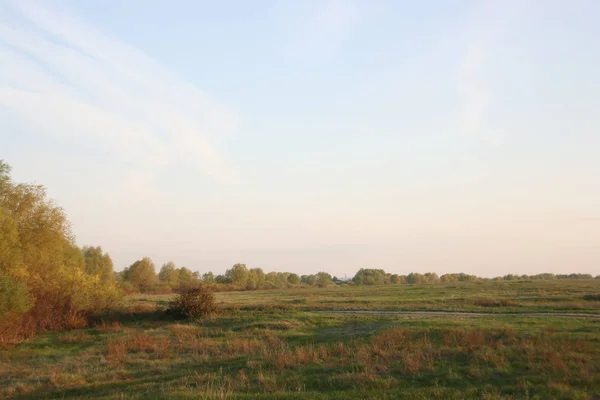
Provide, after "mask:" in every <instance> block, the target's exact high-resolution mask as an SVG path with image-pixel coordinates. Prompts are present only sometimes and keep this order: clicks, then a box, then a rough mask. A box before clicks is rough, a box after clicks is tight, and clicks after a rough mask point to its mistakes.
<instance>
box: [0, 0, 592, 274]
mask: <svg viewBox="0 0 600 400" xmlns="http://www.w3.org/2000/svg"><path fill="white" fill-rule="evenodd" d="M599 19H600V2H598V1H595V0H589V1H586V0H575V1H570V2H566V1H562V0H561V1H541V0H532V1H525V0H523V1H500V0H498V1H423V2H416V1H396V0H389V1H385V0H368V1H367V0H364V1H361V0H310V1H285V0H276V1H220V2H216V1H169V2H167V1H162V0H161V1H143V2H142V1H133V0H131V1H122V2H117V1H105V0H102V1H101V0H85V1H75V0H64V1H55V0H47V1H38V2H30V1H26V0H13V1H10V0H9V1H7V0H0V158H4V159H5V160H6V161H8V162H9V163H10V164H11V165H12V166H13V170H14V173H13V176H14V178H15V180H17V181H36V182H38V183H42V184H44V185H46V186H47V187H48V193H49V195H50V196H51V197H52V198H53V199H55V200H56V201H57V202H58V203H59V204H60V205H62V206H63V207H64V208H65V209H66V211H67V213H68V215H69V218H70V220H71V221H72V223H73V230H74V232H75V234H76V235H77V241H78V244H80V245H85V244H91V245H101V246H103V247H104V248H105V249H106V250H107V251H108V252H109V253H110V254H111V256H112V257H113V260H114V261H115V266H116V269H119V270H120V269H122V268H123V267H125V266H127V265H129V264H131V263H132V262H133V261H135V260H136V259H138V258H140V257H142V256H150V257H152V258H153V259H154V261H155V262H156V264H157V266H160V265H161V264H162V263H163V262H166V261H168V260H173V261H174V262H175V263H176V264H178V265H185V266H187V267H189V268H191V269H194V270H199V271H201V272H205V271H208V270H212V271H214V272H217V273H221V272H223V271H224V270H225V269H226V268H229V267H230V266H231V265H232V264H234V263H236V262H245V263H246V264H247V265H249V266H252V267H254V266H261V267H263V268H264V269H265V270H288V271H294V272H298V273H313V272H317V271H319V270H327V271H329V272H331V273H332V274H334V275H341V276H343V275H344V274H348V276H351V275H353V274H354V273H355V272H356V270H357V269H359V268H361V267H365V268H384V269H386V270H387V271H390V272H396V273H408V272H411V271H420V272H425V271H436V272H438V273H446V272H459V271H462V272H468V273H474V274H477V275H482V276H496V275H503V274H506V273H537V272H573V271H577V272H587V273H593V274H598V273H600V112H599V111H598V110H600V74H598V71H599V70H600V45H599V43H600V27H599V25H598V20H599Z"/></svg>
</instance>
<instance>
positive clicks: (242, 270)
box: [225, 264, 248, 288]
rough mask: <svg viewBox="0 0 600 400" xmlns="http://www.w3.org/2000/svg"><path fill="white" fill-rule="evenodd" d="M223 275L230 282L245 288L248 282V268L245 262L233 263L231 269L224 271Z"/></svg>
mask: <svg viewBox="0 0 600 400" xmlns="http://www.w3.org/2000/svg"><path fill="white" fill-rule="evenodd" d="M225 276H227V278H229V280H230V281H231V283H233V284H234V285H235V286H238V287H240V288H245V287H246V286H247V284H248V268H247V267H246V264H235V265H234V266H233V267H231V269H228V270H227V271H225Z"/></svg>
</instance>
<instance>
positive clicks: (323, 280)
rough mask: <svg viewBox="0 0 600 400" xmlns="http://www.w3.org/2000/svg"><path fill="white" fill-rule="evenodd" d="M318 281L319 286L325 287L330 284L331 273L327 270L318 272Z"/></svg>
mask: <svg viewBox="0 0 600 400" xmlns="http://www.w3.org/2000/svg"><path fill="white" fill-rule="evenodd" d="M316 283H317V286H319V287H325V286H328V285H330V284H331V275H329V274H328V273H327V272H319V273H317V279H316Z"/></svg>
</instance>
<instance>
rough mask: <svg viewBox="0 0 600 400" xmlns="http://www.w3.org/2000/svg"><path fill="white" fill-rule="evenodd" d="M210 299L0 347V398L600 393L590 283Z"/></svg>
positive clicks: (136, 304) (595, 294) (598, 330)
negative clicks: (195, 307)
mask: <svg viewBox="0 0 600 400" xmlns="http://www.w3.org/2000/svg"><path fill="white" fill-rule="evenodd" d="M216 296H217V303H218V305H219V308H220V312H219V313H218V314H217V315H215V316H213V317H210V318H205V319H199V320H185V319H184V320H176V319H174V318H173V317H172V316H170V315H167V314H166V313H165V312H164V310H165V308H166V307H167V305H168V301H169V300H170V299H171V297H172V295H131V296H127V297H126V298H125V300H124V303H123V304H122V306H121V308H120V310H119V311H118V312H114V313H112V314H110V315H104V316H102V317H99V318H98V319H97V320H96V321H95V322H94V323H93V324H92V326H91V327H89V328H85V329H76V330H69V331H59V332H50V333H45V334H41V335H39V336H37V337H35V338H33V339H30V340H28V341H25V342H22V343H20V344H17V345H15V346H11V347H6V348H3V349H1V350H0V397H3V398H14V399H45V398H48V399H62V398H101V399H154V398H164V399H404V398H406V399H435V398H437V399H453V398H455V399H463V398H474V399H553V398H556V399H598V398H600V280H598V279H595V280H555V281H483V282H474V283H468V282H465V283H455V284H431V285H427V284H423V285H384V286H360V287H351V286H332V287H328V288H298V289H286V290H265V291H240V292H221V293H217V294H216ZM403 311H408V312H413V313H410V314H401V313H400V312H403ZM432 311H435V312H441V311H445V312H449V314H430V313H429V312H432ZM367 312H368V313H367ZM379 312H382V313H379ZM393 312H396V313H393ZM452 313H460V314H452Z"/></svg>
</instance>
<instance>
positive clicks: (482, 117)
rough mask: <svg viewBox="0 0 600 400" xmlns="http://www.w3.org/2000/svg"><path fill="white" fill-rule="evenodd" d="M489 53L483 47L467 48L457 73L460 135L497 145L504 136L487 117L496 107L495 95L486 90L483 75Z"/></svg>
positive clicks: (475, 44)
mask: <svg viewBox="0 0 600 400" xmlns="http://www.w3.org/2000/svg"><path fill="white" fill-rule="evenodd" d="M487 58H488V50H487V49H486V48H485V46H484V45H483V44H482V43H478V42H472V43H469V45H468V46H467V50H466V51H465V55H464V56H463V58H462V60H461V64H460V66H459V73H458V85H457V87H458V91H459V94H460V96H461V98H462V101H463V105H462V111H461V114H460V123H459V130H460V132H461V134H463V135H465V136H467V137H471V138H477V139H481V140H484V141H486V142H487V143H489V144H497V143H499V141H500V140H501V139H502V134H501V133H500V132H499V131H497V130H494V128H492V127H491V126H490V124H489V123H488V121H487V118H486V116H487V115H486V114H487V112H488V110H489V108H490V106H491V105H492V104H493V92H492V89H491V88H490V87H489V86H486V82H485V78H484V76H483V75H484V71H485V67H486V63H487V62H488V60H487Z"/></svg>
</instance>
